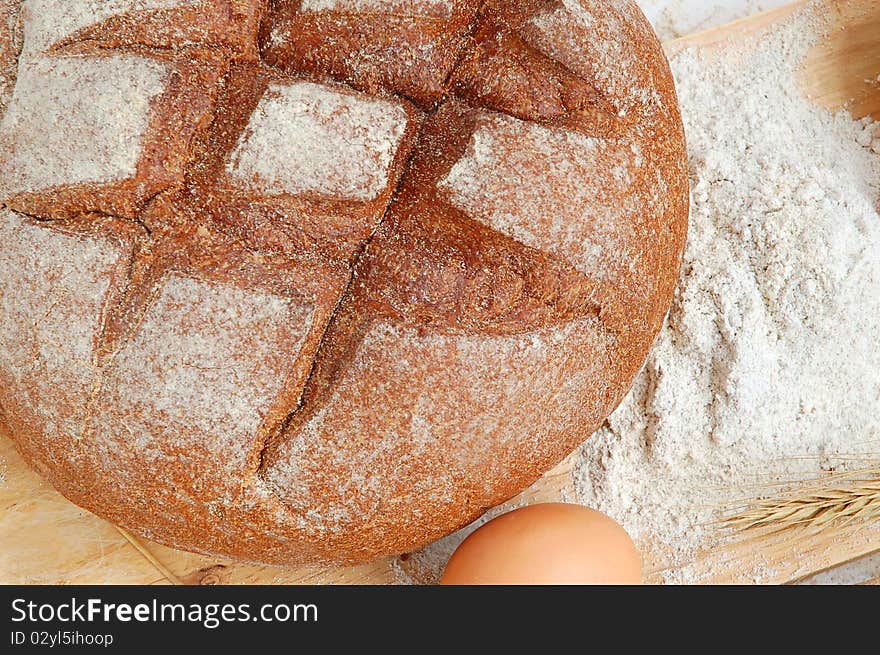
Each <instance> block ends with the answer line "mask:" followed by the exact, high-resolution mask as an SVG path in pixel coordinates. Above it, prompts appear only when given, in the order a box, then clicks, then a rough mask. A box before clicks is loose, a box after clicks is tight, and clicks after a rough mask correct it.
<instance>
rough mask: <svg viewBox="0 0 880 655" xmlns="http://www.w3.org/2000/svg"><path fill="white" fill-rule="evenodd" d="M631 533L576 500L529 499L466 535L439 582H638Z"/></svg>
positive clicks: (638, 569)
mask: <svg viewBox="0 0 880 655" xmlns="http://www.w3.org/2000/svg"><path fill="white" fill-rule="evenodd" d="M641 581H642V562H641V558H640V557H639V553H638V551H637V550H636V547H635V545H634V544H633V542H632V539H630V538H629V535H628V534H627V533H626V532H625V531H624V529H623V528H622V527H620V525H618V524H617V523H615V522H614V521H613V520H612V519H610V518H608V517H607V516H605V515H604V514H601V513H600V512H597V511H595V510H592V509H589V508H587V507H582V506H580V505H566V504H562V503H556V504H546V505H532V506H530V507H523V508H521V509H517V510H514V511H513V512H510V513H509V514H504V515H502V516H499V517H498V518H496V519H493V520H492V521H489V522H488V523H486V525H484V526H482V527H480V528H479V529H478V530H476V532H474V533H473V534H471V535H470V536H469V537H468V538H467V539H465V540H464V541H463V542H462V544H461V545H460V546H459V547H458V550H456V551H455V553H453V555H452V557H451V558H450V560H449V563H448V564H447V565H446V571H445V572H444V573H443V578H442V579H441V580H440V583H441V584H450V585H477V584H538V585H550V584H640V583H641Z"/></svg>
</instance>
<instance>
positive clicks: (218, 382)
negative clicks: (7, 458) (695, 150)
mask: <svg viewBox="0 0 880 655" xmlns="http://www.w3.org/2000/svg"><path fill="white" fill-rule="evenodd" d="M0 7H2V12H3V16H2V27H0V31H2V43H0V75H2V79H0V111H3V119H2V124H0V202H2V207H0V406H2V412H3V414H4V415H5V421H6V423H7V424H8V428H9V432H10V434H11V435H12V436H13V438H14V439H15V440H16V442H17V445H18V447H19V449H20V451H21V452H22V454H23V455H24V457H25V458H26V459H27V460H28V461H29V462H30V464H31V465H32V466H33V467H34V468H36V469H37V470H38V471H39V472H40V473H41V474H42V475H44V476H45V478H46V479H48V480H49V481H50V482H51V483H52V484H53V485H54V486H55V487H56V488H57V489H58V490H59V491H60V492H61V493H62V494H64V495H65V496H66V497H67V498H69V499H70V500H72V501H73V502H75V503H77V504H78V505H81V506H82V507H85V508H87V509H88V510H90V511H92V512H94V513H96V514H98V515H99V516H102V517H105V518H107V519H108V520H110V521H113V522H114V523H117V524H120V525H122V526H125V527H126V528H128V529H130V530H132V531H133V532H135V533H137V534H140V535H142V536H144V537H147V538H149V539H153V540H156V541H159V542H162V543H164V544H168V545H170V546H174V547H178V548H183V549H187V550H191V551H197V552H202V553H211V554H215V555H222V556H229V557H233V558H238V559H243V560H250V561H258V562H267V563H274V564H293V563H297V564H301V563H317V562H339V563H342V562H347V563H348V562H359V561H364V560H368V559H371V558H374V557H377V556H380V555H384V554H393V553H401V552H405V551H409V550H411V549H414V548H417V547H419V546H421V545H423V544H425V543H427V542H429V541H431V540H434V539H436V538H438V537H440V536H442V535H444V534H447V533H449V532H451V531H452V530H454V529H456V528H458V527H460V526H462V525H464V524H467V523H468V522H470V521H471V520H473V519H474V518H476V517H477V516H479V515H480V514H481V513H482V512H483V511H484V510H485V509H486V508H488V507H490V506H492V505H495V504H497V503H499V502H501V501H503V500H505V499H507V498H509V497H511V496H512V495H514V494H516V493H517V492H519V491H521V490H522V489H524V488H525V487H527V486H529V485H530V484H532V483H533V482H534V481H535V480H536V479H537V478H538V477H540V476H541V475H542V473H543V472H545V471H546V470H548V469H549V468H550V467H552V466H554V465H555V464H556V463H558V462H559V461H561V460H562V459H563V458H564V457H565V456H566V455H568V454H569V453H570V452H571V451H572V450H573V449H574V448H576V447H577V446H578V445H579V444H580V443H581V442H582V441H584V440H585V439H586V438H587V437H589V436H590V434H592V432H593V431H594V430H595V429H596V428H597V427H598V426H599V425H600V424H601V422H602V421H603V420H604V419H605V417H606V416H607V415H608V414H609V413H610V412H611V411H612V410H613V409H614V408H615V407H616V406H617V404H618V403H619V402H620V400H621V399H622V397H623V395H624V394H625V393H626V392H627V390H628V389H629V386H630V384H631V382H632V379H633V377H634V376H635V374H636V372H637V371H638V369H639V367H640V366H641V365H642V363H643V361H644V359H645V357H646V355H647V352H648V349H649V348H650V346H651V343H652V341H653V339H654V337H655V336H656V334H657V332H658V331H659V329H660V327H661V324H662V322H663V319H664V316H665V313H666V311H667V309H668V306H669V304H670V302H671V298H672V294H673V290H674V287H675V283H676V281H677V277H678V272H679V266H680V262H681V256H682V251H683V247H684V243H685V236H686V231H687V214H688V185H687V175H686V166H685V161H686V160H685V147H684V135H683V129H682V125H681V118H680V115H679V112H678V107H677V102H676V97H675V89H674V85H673V80H672V77H671V74H670V70H669V67H668V64H667V62H666V60H665V58H664V55H663V52H662V49H661V47H660V44H659V42H658V40H657V38H656V37H655V35H654V33H653V32H652V30H651V28H650V26H649V25H648V23H647V21H646V20H645V19H644V17H643V16H642V15H641V13H640V12H639V10H638V9H637V8H636V6H635V4H634V3H633V2H631V1H630V0H616V1H607V0H485V1H478V0H104V1H103V2H95V1H94V0H64V2H60V1H59V0H0Z"/></svg>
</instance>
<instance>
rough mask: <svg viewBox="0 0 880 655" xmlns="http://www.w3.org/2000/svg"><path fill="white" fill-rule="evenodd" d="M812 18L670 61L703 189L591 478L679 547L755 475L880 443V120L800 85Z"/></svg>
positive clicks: (639, 530) (641, 526)
mask: <svg viewBox="0 0 880 655" xmlns="http://www.w3.org/2000/svg"><path fill="white" fill-rule="evenodd" d="M813 20H815V19H814V18H812V19H811V18H810V17H809V16H801V17H799V18H797V19H795V20H794V21H793V22H791V23H790V24H789V25H788V26H787V27H785V28H784V29H782V30H779V31H777V32H774V33H773V34H771V35H766V36H764V37H762V38H761V39H760V40H758V41H757V42H756V43H754V44H753V47H752V48H749V49H747V51H746V52H744V49H743V46H742V44H740V45H739V46H737V47H736V48H731V49H729V50H726V51H724V50H722V51H715V52H711V53H708V54H707V53H705V52H702V51H686V52H684V53H683V54H681V55H680V56H678V57H677V58H676V59H675V61H673V69H674V72H675V75H676V79H677V83H678V91H679V95H680V100H681V105H682V112H683V115H684V122H685V129H686V132H687V137H688V149H689V157H690V176H691V188H692V198H693V202H692V215H691V227H690V235H689V243H688V249H687V253H686V255H685V262H684V269H683V273H682V277H681V284H680V288H679V291H678V293H677V296H676V298H675V302H674V304H673V307H672V310H671V312H670V315H669V319H668V323H667V326H666V327H665V329H664V331H663V332H662V334H661V335H660V337H659V339H658V341H657V343H656V345H655V348H654V350H653V351H652V354H651V356H650V358H649V360H648V362H647V364H646V366H645V368H644V370H643V371H642V373H641V374H640V375H639V377H638V379H637V380H636V383H635V386H634V388H633V390H632V392H631V393H630V394H629V396H628V397H627V398H626V400H625V401H624V402H623V404H622V405H621V407H620V408H619V409H618V410H617V411H616V412H615V413H614V414H613V415H612V416H611V418H609V419H608V422H607V425H606V427H605V428H603V429H602V430H600V431H599V432H598V433H597V434H596V435H595V436H594V437H593V438H592V439H591V440H590V441H589V442H588V443H587V444H586V445H585V446H584V447H583V449H582V452H581V457H580V462H579V465H578V470H577V483H578V494H579V500H580V502H582V503H584V504H586V505H590V506H592V507H595V508H597V509H600V510H601V511H603V512H606V513H607V514H609V515H611V516H612V517H614V518H616V519H618V520H619V521H620V522H621V523H622V524H623V525H624V526H625V527H626V528H627V530H628V531H629V532H630V534H632V535H633V536H634V537H636V538H642V539H644V540H649V541H651V542H652V543H654V544H659V545H660V546H661V547H663V548H668V549H669V550H670V551H671V552H672V553H673V554H674V555H676V556H678V557H681V558H684V557H687V556H688V555H689V554H692V553H693V551H695V550H696V549H698V548H699V547H700V546H701V545H705V543H706V540H707V537H708V536H709V535H710V533H711V532H712V531H713V530H714V528H713V527H712V526H711V525H708V524H710V523H711V522H712V520H713V519H715V518H717V515H718V507H719V506H720V505H721V504H723V503H724V502H726V501H729V500H730V499H731V497H744V496H753V495H754V494H755V493H756V492H755V491H754V489H747V488H746V487H747V486H748V485H751V484H755V483H766V482H770V481H777V480H794V479H798V478H801V477H804V476H816V475H819V474H821V472H822V470H823V469H825V470H827V469H830V468H832V467H839V466H845V465H846V462H847V461H849V460H850V458H852V457H856V458H858V457H860V456H864V455H866V454H873V455H875V456H876V455H877V453H880V215H878V203H880V124H878V123H871V122H870V121H854V120H853V119H852V118H851V117H850V116H849V115H847V114H845V113H840V114H837V115H832V114H830V113H828V112H827V111H825V110H823V109H820V108H818V107H817V106H815V105H813V104H811V103H810V102H809V101H808V100H807V99H805V98H804V97H803V95H802V94H801V93H800V92H799V91H798V86H797V82H796V69H797V68H798V64H799V62H800V61H801V60H802V59H803V57H804V56H805V55H806V53H807V52H808V51H809V49H810V47H811V46H812V45H813V44H814V42H815V41H816V39H817V36H816V35H817V33H818V29H817V28H815V27H814V26H813V23H812V21H813ZM878 82H880V79H878Z"/></svg>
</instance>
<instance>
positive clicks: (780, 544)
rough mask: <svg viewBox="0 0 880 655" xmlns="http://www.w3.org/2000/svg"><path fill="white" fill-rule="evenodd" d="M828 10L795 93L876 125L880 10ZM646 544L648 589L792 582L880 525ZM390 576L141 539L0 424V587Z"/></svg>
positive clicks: (742, 32)
mask: <svg viewBox="0 0 880 655" xmlns="http://www.w3.org/2000/svg"><path fill="white" fill-rule="evenodd" d="M804 4H806V3H805V2H799V3H795V4H793V5H790V6H786V7H782V8H780V9H777V10H774V11H771V12H768V13H766V14H761V15H758V16H755V17H752V18H748V19H745V20H742V21H737V22H736V23H731V24H730V25H727V26H724V27H721V28H717V29H713V30H710V31H707V32H704V33H701V34H697V35H694V36H690V37H686V38H683V39H679V40H676V41H673V42H671V43H668V44H667V51H668V52H669V53H670V54H675V53H677V52H679V51H681V50H682V49H684V48H689V47H699V48H712V47H713V46H715V45H716V44H718V43H722V42H729V41H730V40H742V39H745V38H747V37H749V36H750V35H754V34H756V33H759V32H760V31H761V30H764V29H767V28H768V27H770V26H772V25H773V24H774V23H777V22H779V21H782V20H784V19H785V18H787V17H788V16H790V15H791V14H792V13H793V12H794V11H796V10H797V9H798V8H799V7H801V6H803V5H804ZM826 4H827V5H828V7H829V11H830V12H831V15H832V26H831V29H830V30H829V35H828V38H827V39H826V40H825V41H823V43H821V44H820V45H819V46H817V47H816V48H815V49H814V51H813V52H812V53H811V55H810V56H809V57H808V59H807V61H806V62H805V65H804V67H803V69H802V71H801V73H800V83H801V86H802V88H803V89H804V91H805V92H806V93H807V95H808V96H809V97H811V98H813V99H814V100H815V101H816V102H818V103H820V104H822V105H823V106H826V107H829V108H831V109H838V108H840V107H846V108H847V109H848V110H850V111H852V112H853V114H854V115H856V116H857V117H861V116H865V115H868V114H871V115H874V116H875V117H877V118H880V3H878V2H876V0H829V1H828V2H827V3H826ZM573 463H574V459H573V458H570V459H569V460H568V461H566V462H565V463H563V464H562V465H560V466H559V467H557V468H556V469H554V470H553V471H551V472H550V473H548V474H547V475H546V476H545V477H544V478H542V480H540V481H539V482H538V483H537V484H536V485H535V486H534V487H532V488H531V489H529V490H528V491H526V492H525V493H523V494H522V495H521V496H520V497H518V498H516V499H514V500H512V501H511V503H510V504H522V503H529V502H541V501H548V500H560V499H570V498H571V492H572V487H573V482H572V478H571V469H572V466H573ZM642 547H643V550H644V552H645V553H646V561H647V567H648V581H650V582H658V581H660V580H661V579H662V572H663V571H664V570H665V569H675V570H677V571H678V572H683V573H686V574H687V578H688V579H696V580H699V581H704V582H712V583H748V582H752V581H754V580H756V579H760V580H761V581H763V582H775V583H788V582H795V581H797V580H799V579H802V578H804V577H807V576H810V575H813V574H815V573H816V572H818V571H823V570H827V569H829V568H831V567H835V566H838V565H841V564H844V563H846V562H849V561H852V560H854V559H857V558H860V557H863V556H865V555H867V554H869V553H872V552H875V551H878V550H880V525H874V526H853V527H852V528H851V529H849V530H847V531H846V532H843V533H837V534H835V535H834V536H833V537H829V536H827V535H822V534H806V533H804V534H788V535H785V536H783V537H779V536H777V537H768V538H764V539H757V540H754V539H753V540H749V541H743V542H737V543H734V544H727V545H720V546H717V547H714V548H711V549H708V550H707V551H706V552H704V553H703V554H701V555H700V556H699V557H697V558H696V559H694V560H693V561H688V562H670V561H668V560H667V559H666V556H665V553H663V552H662V551H660V550H658V549H656V548H652V547H651V545H650V544H642ZM396 568H397V567H396V566H395V562H394V558H389V559H384V560H379V561H376V562H373V563H372V564H369V565H365V566H360V567H355V568H325V569H314V568H296V569H283V568H272V567H265V566H252V565H244V564H239V563H232V562H228V561H221V560H217V559H212V558H206V557H202V556H198V555H193V554H190V553H184V552H180V551H175V550H171V549H169V548H165V547H163V546H160V545H158V544H154V543H150V542H146V541H142V540H140V539H137V538H135V537H133V536H131V535H129V534H128V533H126V532H124V531H122V530H120V529H117V528H116V527H114V526H113V525H111V524H109V523H107V522H105V521H103V520H101V519H99V518H97V517H95V516H93V515H92V514H90V513H88V512H86V511H85V510H83V509H80V508H79V507H77V506H75V505H73V504H71V503H69V502H68V501H66V500H65V499H64V498H63V497H61V496H60V495H59V494H58V493H57V492H56V491H55V490H54V489H52V487H51V486H49V485H48V484H47V483H45V482H43V481H42V480H41V479H40V478H39V476H37V475H36V474H35V473H34V472H32V471H31V470H30V469H28V467H27V466H26V465H25V464H24V462H23V461H22V459H21V457H20V456H19V455H18V453H17V452H16V451H15V449H14V447H13V445H12V441H11V439H10V437H9V435H8V433H7V432H6V431H5V429H4V428H3V426H2V422H0V583H25V584H30V583H44V584H45V583H61V584H74V583H86V584H88V583H94V584H102V583H110V584H241V583H261V584H303V583H312V584H364V583H378V584H382V583H393V582H396V581H398V576H397V575H396V574H395V570H396ZM872 583H873V584H880V579H878V580H874V581H873V582H872Z"/></svg>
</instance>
